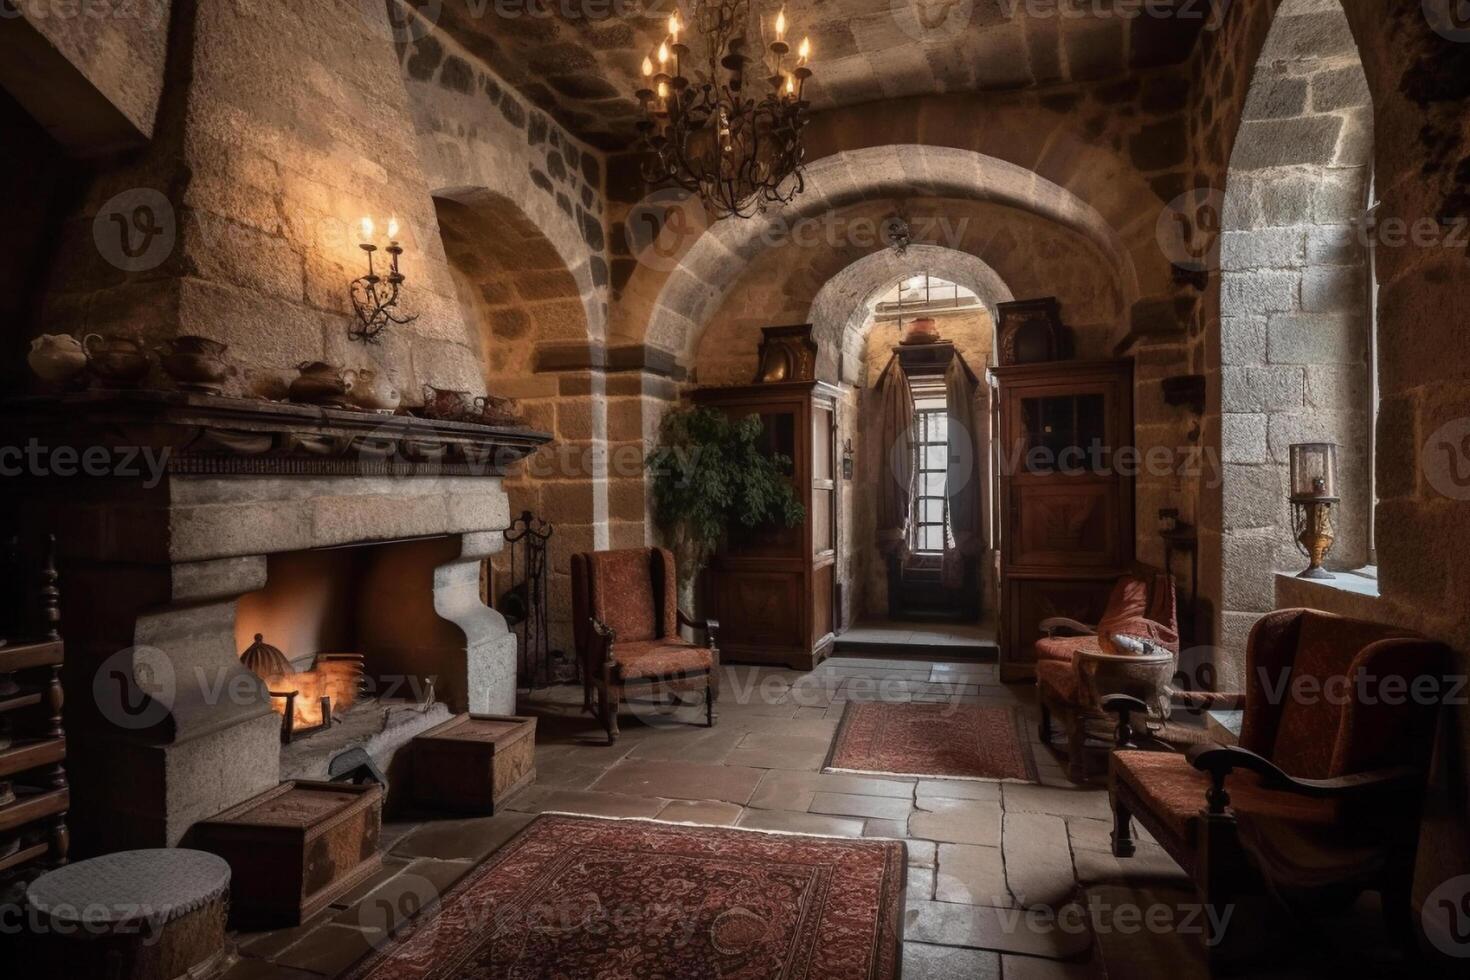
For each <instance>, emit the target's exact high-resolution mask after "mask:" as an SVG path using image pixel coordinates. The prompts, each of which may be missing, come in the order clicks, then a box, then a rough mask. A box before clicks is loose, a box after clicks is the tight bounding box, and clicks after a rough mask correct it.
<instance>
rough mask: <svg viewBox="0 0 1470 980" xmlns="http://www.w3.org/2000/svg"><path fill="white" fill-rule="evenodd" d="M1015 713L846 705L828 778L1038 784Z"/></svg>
mask: <svg viewBox="0 0 1470 980" xmlns="http://www.w3.org/2000/svg"><path fill="white" fill-rule="evenodd" d="M1022 725H1023V723H1022V721H1021V718H1020V715H1018V714H1017V713H1016V711H1015V710H1014V709H1012V708H990V707H984V706H982V705H978V704H922V703H918V704H915V703H892V702H882V701H854V702H850V703H849V704H848V706H847V710H846V711H844V712H843V713H842V724H841V725H839V726H838V728H837V738H836V739H835V740H834V741H833V743H832V753H831V755H829V756H828V757H827V767H826V768H827V770H828V771H829V772H872V773H881V774H884V775H889V776H936V777H941V778H950V779H1021V780H1027V781H1030V782H1035V781H1036V762H1035V760H1034V759H1033V758H1032V757H1031V742H1030V741H1029V740H1028V739H1027V737H1026V732H1025V730H1024V728H1023V727H1022Z"/></svg>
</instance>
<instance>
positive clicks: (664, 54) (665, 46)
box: [658, 41, 669, 71]
mask: <svg viewBox="0 0 1470 980" xmlns="http://www.w3.org/2000/svg"><path fill="white" fill-rule="evenodd" d="M668 63H669V42H667V41H660V42H659V45H658V69H659V71H663V69H664V66H665V65H667V64H668Z"/></svg>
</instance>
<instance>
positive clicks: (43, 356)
mask: <svg viewBox="0 0 1470 980" xmlns="http://www.w3.org/2000/svg"><path fill="white" fill-rule="evenodd" d="M26 363H27V364H29V365H30V366H31V370H32V371H34V372H35V373H36V377H38V378H40V379H41V380H42V381H49V382H51V383H52V384H58V385H59V384H65V383H66V382H68V381H70V380H71V379H72V378H75V377H76V376H77V375H79V374H81V373H82V371H83V370H84V369H85V368H86V367H87V352H86V350H85V349H83V347H82V344H81V341H79V340H77V339H76V338H75V337H69V336H67V335H66V334H64V333H48V334H42V335H41V336H39V337H37V338H36V339H35V340H32V341H31V352H30V354H28V355H26Z"/></svg>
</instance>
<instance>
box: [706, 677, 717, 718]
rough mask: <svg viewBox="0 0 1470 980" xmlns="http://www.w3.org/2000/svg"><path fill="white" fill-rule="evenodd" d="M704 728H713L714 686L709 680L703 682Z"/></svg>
mask: <svg viewBox="0 0 1470 980" xmlns="http://www.w3.org/2000/svg"><path fill="white" fill-rule="evenodd" d="M704 727H705V728H714V727H715V685H714V682H713V680H711V679H710V678H705V681H704Z"/></svg>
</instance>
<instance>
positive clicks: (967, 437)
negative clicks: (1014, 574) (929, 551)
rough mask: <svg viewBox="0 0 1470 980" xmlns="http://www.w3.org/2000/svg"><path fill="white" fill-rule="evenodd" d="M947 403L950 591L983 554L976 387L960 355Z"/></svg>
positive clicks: (947, 378)
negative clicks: (969, 562)
mask: <svg viewBox="0 0 1470 980" xmlns="http://www.w3.org/2000/svg"><path fill="white" fill-rule="evenodd" d="M944 400H945V404H946V414H948V415H949V427H948V430H949V466H948V470H947V472H946V473H945V486H944V494H945V497H946V498H947V502H948V505H949V528H950V532H951V534H952V536H953V537H952V539H951V538H950V537H946V538H945V542H944V566H943V572H942V576H943V581H944V584H945V586H946V587H947V588H957V587H959V586H960V585H962V584H963V583H964V579H965V561H966V560H967V559H969V558H971V557H972V556H974V555H977V554H979V553H980V549H981V547H982V546H983V545H982V542H981V540H980V449H979V444H978V442H977V441H976V439H975V386H974V384H973V383H972V382H971V380H970V373H969V372H968V371H967V370H965V363H964V361H963V360H961V359H960V355H959V352H958V351H957V352H955V356H954V357H953V358H952V359H951V360H950V362H949V368H948V370H946V371H945V372H944Z"/></svg>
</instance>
